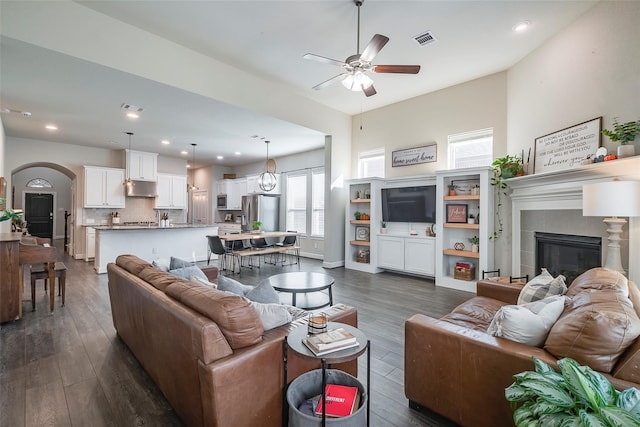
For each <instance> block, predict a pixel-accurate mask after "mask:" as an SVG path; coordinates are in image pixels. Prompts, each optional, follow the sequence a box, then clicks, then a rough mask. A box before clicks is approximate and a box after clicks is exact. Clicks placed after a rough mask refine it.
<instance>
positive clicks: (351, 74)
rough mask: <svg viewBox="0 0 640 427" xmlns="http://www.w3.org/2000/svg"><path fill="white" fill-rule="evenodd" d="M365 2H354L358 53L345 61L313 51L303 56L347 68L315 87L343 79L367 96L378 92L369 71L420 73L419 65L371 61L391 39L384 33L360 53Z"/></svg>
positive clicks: (321, 87)
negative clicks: (361, 9) (361, 15)
mask: <svg viewBox="0 0 640 427" xmlns="http://www.w3.org/2000/svg"><path fill="white" fill-rule="evenodd" d="M363 2H364V0H354V3H355V4H356V6H357V7H358V35H357V41H356V50H357V52H358V53H356V54H355V55H351V56H350V57H348V58H347V59H346V60H345V61H344V62H343V61H338V60H336V59H331V58H326V57H324V56H320V55H314V54H313V53H307V54H306V55H304V56H303V58H304V59H309V60H312V61H318V62H322V63H325V64H332V65H337V66H339V67H342V68H344V70H345V72H343V73H341V74H338V75H337V76H334V77H331V78H330V79H329V80H326V81H324V82H322V83H320V84H318V85H316V86H314V87H313V89H315V90H320V89H323V88H325V87H327V86H329V85H330V84H332V83H334V82H336V81H338V80H342V84H343V85H344V86H345V87H346V88H347V89H350V90H353V91H358V90H362V92H364V94H365V95H366V96H372V95H375V94H376V93H377V92H376V90H375V88H374V87H373V80H371V77H369V76H368V75H367V72H368V71H374V72H376V73H395V74H418V72H419V71H420V66H419V65H373V64H372V63H371V61H373V59H374V58H375V57H376V55H377V54H378V53H379V52H380V50H382V48H383V47H384V45H386V44H387V42H388V41H389V37H386V36H383V35H382V34H376V35H375V36H373V38H372V39H371V41H370V42H369V44H368V45H367V47H365V48H364V51H363V52H362V53H360V7H361V6H362V3H363Z"/></svg>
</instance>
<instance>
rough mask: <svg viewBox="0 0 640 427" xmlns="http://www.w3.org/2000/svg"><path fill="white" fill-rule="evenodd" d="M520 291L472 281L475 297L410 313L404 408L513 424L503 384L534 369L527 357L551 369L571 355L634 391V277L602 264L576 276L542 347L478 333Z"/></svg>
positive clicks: (637, 323)
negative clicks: (441, 309) (447, 309)
mask: <svg viewBox="0 0 640 427" xmlns="http://www.w3.org/2000/svg"><path fill="white" fill-rule="evenodd" d="M521 289H522V288H521V286H518V285H512V284H503V283H497V282H487V281H484V282H479V283H478V287H477V296H476V297H474V298H472V299H471V300H469V301H467V302H465V303H463V304H461V305H459V306H458V307H456V308H455V309H454V310H453V311H452V312H451V313H449V314H447V315H446V316H444V317H443V318H441V319H434V318H431V317H428V316H424V315H422V314H416V315H414V316H413V317H411V318H410V319H409V320H407V321H406V323H405V369H404V373H405V395H406V397H407V398H408V399H409V406H410V407H412V408H414V409H423V408H427V409H428V410H431V411H434V412H436V413H438V414H441V415H443V416H445V417H446V418H449V419H450V420H452V421H455V422H456V423H458V424H460V425H462V426H469V427H482V426H487V427H489V426H491V427H495V426H509V425H513V420H512V411H511V408H510V407H509V403H508V402H507V401H506V399H505V397H504V389H505V387H507V386H509V385H510V384H511V383H512V382H513V378H512V376H513V375H514V374H516V373H518V372H522V371H528V370H533V369H534V368H533V363H532V361H531V357H532V356H536V357H537V358H539V359H542V360H544V361H545V362H547V363H551V364H552V365H554V366H557V365H556V361H557V360H558V359H560V358H562V357H572V358H573V359H575V360H577V361H578V362H580V363H581V364H585V365H588V366H591V367H592V368H593V369H595V370H598V371H600V372H602V373H603V374H604V375H605V376H606V377H607V378H608V379H609V380H610V381H611V382H612V383H613V385H614V386H615V387H616V389H618V390H623V389H626V388H628V387H636V388H640V338H637V337H638V333H639V331H640V319H639V318H638V316H639V315H640V292H639V291H638V288H637V286H636V285H635V284H634V283H633V282H631V281H627V279H626V278H625V277H624V276H622V275H621V274H620V273H617V272H615V271H612V270H607V269H604V268H596V269H592V270H589V271H587V272H586V273H584V274H583V275H581V276H579V277H578V278H576V279H575V280H574V281H573V283H572V284H571V286H570V287H569V290H568V291H567V294H566V295H567V296H568V297H570V298H567V299H566V300H565V308H564V311H563V313H562V315H561V316H560V318H559V319H558V321H557V322H556V323H555V324H554V326H553V327H552V329H551V332H550V333H549V335H548V337H547V340H546V342H545V345H544V348H537V347H532V346H529V345H526V344H521V343H518V342H514V341H509V340H507V339H504V338H500V337H493V336H490V335H489V334H487V333H486V332H485V331H486V330H487V327H488V326H489V324H490V322H491V320H492V319H493V316H494V314H495V313H496V312H497V311H498V309H499V308H500V307H502V306H504V305H507V304H516V301H517V298H518V295H519V293H520V290H521ZM627 289H628V290H627ZM557 355H561V356H562V357H557Z"/></svg>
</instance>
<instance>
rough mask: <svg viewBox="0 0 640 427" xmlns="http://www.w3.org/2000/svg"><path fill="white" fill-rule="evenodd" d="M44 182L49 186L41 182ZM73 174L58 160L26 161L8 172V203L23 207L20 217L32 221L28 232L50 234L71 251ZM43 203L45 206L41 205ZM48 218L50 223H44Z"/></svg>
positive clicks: (73, 212)
mask: <svg viewBox="0 0 640 427" xmlns="http://www.w3.org/2000/svg"><path fill="white" fill-rule="evenodd" d="M45 182H48V183H49V184H50V185H51V186H50V187H49V186H47V185H46V184H44V183H45ZM75 188H76V174H75V173H74V172H73V171H71V170H69V169H67V168H65V167H63V166H60V165H58V164H55V163H47V162H35V163H29V164H25V165H22V166H19V167H17V168H15V169H14V170H13V171H12V172H11V192H10V194H8V197H11V198H12V206H14V207H15V208H16V209H23V210H24V211H25V214H24V218H25V219H27V228H28V229H29V231H31V228H29V220H30V219H31V220H32V221H33V230H34V232H33V233H32V234H34V235H39V236H41V237H48V236H49V235H50V236H51V238H52V240H53V241H58V242H60V244H64V245H65V251H66V252H68V253H71V254H72V253H73V241H74V238H73V237H74V236H73V235H74V230H73V228H74V227H73V224H74V223H75V221H74V219H75V208H74V207H75V205H76V195H75ZM45 205H46V206H45ZM49 219H50V225H49V224H45V223H46V222H47V220H49Z"/></svg>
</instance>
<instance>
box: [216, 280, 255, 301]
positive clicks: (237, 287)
mask: <svg viewBox="0 0 640 427" xmlns="http://www.w3.org/2000/svg"><path fill="white" fill-rule="evenodd" d="M218 289H219V290H221V291H227V292H231V293H233V294H236V295H242V296H244V295H245V294H246V293H247V292H249V291H250V290H251V289H252V287H251V286H247V285H243V284H242V283H240V282H238V281H237V280H233V279H231V278H229V277H227V276H218Z"/></svg>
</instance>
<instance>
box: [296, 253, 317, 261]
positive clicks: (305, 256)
mask: <svg viewBox="0 0 640 427" xmlns="http://www.w3.org/2000/svg"><path fill="white" fill-rule="evenodd" d="M300 256H301V257H304V258H312V259H320V260H321V259H322V258H323V256H322V254H314V253H313V252H300Z"/></svg>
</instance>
